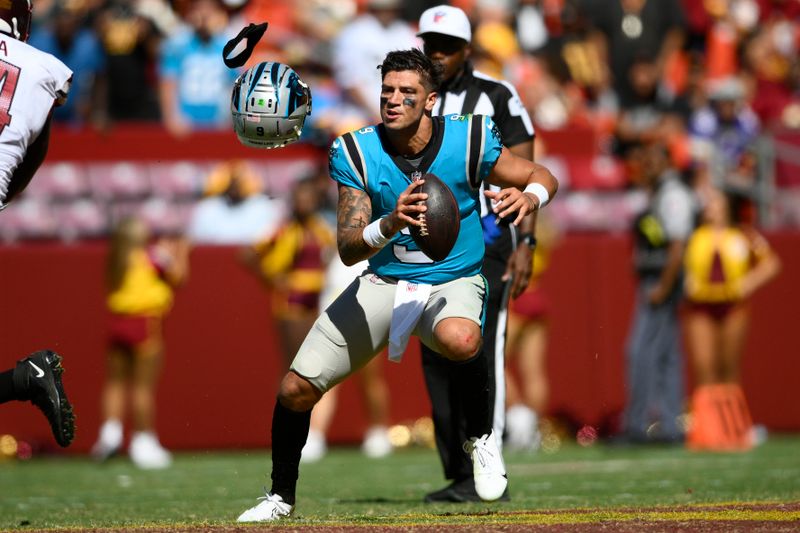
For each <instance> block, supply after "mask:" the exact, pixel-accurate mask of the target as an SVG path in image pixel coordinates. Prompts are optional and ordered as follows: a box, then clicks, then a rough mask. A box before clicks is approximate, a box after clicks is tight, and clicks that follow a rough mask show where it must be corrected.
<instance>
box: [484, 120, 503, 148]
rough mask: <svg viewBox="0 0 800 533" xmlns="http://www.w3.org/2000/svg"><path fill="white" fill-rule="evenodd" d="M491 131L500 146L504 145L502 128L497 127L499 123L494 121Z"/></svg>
mask: <svg viewBox="0 0 800 533" xmlns="http://www.w3.org/2000/svg"><path fill="white" fill-rule="evenodd" d="M487 127H488V124H487ZM491 131H492V137H493V138H494V140H496V141H497V143H498V144H503V136H502V135H501V134H500V128H498V127H497V123H496V122H495V121H493V120H492V121H491Z"/></svg>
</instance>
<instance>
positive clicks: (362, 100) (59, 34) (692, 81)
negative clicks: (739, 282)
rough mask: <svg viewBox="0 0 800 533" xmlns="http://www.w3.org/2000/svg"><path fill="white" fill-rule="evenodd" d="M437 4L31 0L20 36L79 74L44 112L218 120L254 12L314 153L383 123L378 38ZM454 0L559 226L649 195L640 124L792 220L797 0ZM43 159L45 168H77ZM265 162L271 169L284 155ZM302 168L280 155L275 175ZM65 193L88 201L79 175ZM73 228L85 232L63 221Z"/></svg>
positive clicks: (770, 219) (799, 76) (688, 176)
mask: <svg viewBox="0 0 800 533" xmlns="http://www.w3.org/2000/svg"><path fill="white" fill-rule="evenodd" d="M439 3H441V2H439V1H435V0H434V1H430V0H427V1H426V0H413V1H412V0H409V1H400V0H296V1H295V0H173V1H171V2H170V1H168V0H37V1H36V5H35V9H34V16H35V22H34V28H33V31H32V34H31V38H30V44H32V45H33V46H35V47H37V48H39V49H41V50H44V51H46V52H50V53H52V54H54V55H55V56H57V57H58V58H60V59H61V60H62V61H64V62H65V63H66V64H67V65H68V66H69V67H70V68H71V69H73V71H74V72H75V76H74V84H73V89H72V92H71V95H70V99H69V103H68V104H67V105H66V106H64V107H62V108H59V109H57V110H56V113H55V117H54V118H55V120H56V122H57V123H60V124H61V125H65V126H67V127H74V128H94V129H98V130H101V131H106V130H109V129H113V128H122V127H125V124H126V123H131V122H150V123H153V124H155V125H158V124H161V125H163V128H165V129H166V130H167V131H168V132H170V134H172V135H174V136H176V137H178V138H185V137H186V136H188V135H191V133H192V132H193V131H198V130H221V131H224V130H230V128H231V126H230V111H229V108H230V88H231V86H232V82H233V80H234V79H235V77H236V76H237V74H238V72H236V71H233V70H230V69H228V68H226V67H225V65H224V64H223V62H222V61H221V51H222V48H223V46H224V44H225V43H226V42H227V40H228V39H229V38H231V37H232V36H233V35H235V34H236V33H237V32H238V31H239V30H240V29H241V28H242V27H243V26H244V25H246V24H247V23H250V22H262V21H268V22H269V29H268V30H267V33H266V35H265V36H264V38H263V39H262V42H261V43H260V45H259V47H258V48H257V49H256V53H255V54H254V56H253V57H252V58H251V61H250V63H248V65H247V66H250V65H252V64H253V63H254V62H257V61H263V60H273V61H281V62H285V63H287V64H289V65H291V66H292V67H293V68H295V69H296V70H297V71H298V73H299V74H300V76H301V77H302V78H303V79H304V80H305V81H306V82H307V83H308V84H309V85H310V87H311V89H312V94H313V112H312V115H311V116H310V120H309V121H307V123H306V124H307V126H306V128H305V131H304V132H303V138H302V141H301V142H302V143H305V144H307V145H310V146H313V147H317V148H319V150H320V153H321V154H323V156H322V157H324V153H325V152H324V151H325V150H326V149H327V147H328V146H329V144H330V142H331V141H332V139H333V138H335V137H336V136H337V135H339V134H341V133H343V132H346V131H349V130H352V129H356V128H358V127H361V126H363V125H366V124H371V123H375V122H377V121H379V116H378V83H379V78H378V74H377V71H376V69H375V67H376V66H377V65H378V64H379V63H380V61H381V60H382V58H383V56H384V54H385V53H386V52H387V51H389V50H392V49H399V48H408V47H411V46H419V44H420V41H419V40H418V38H417V37H416V36H415V31H416V26H417V21H418V17H419V15H420V14H421V13H422V11H423V10H424V9H426V8H428V7H431V6H433V5H436V4H439ZM451 4H453V5H456V6H458V7H461V8H462V9H464V11H465V12H466V13H468V15H469V16H470V18H471V20H472V23H473V35H474V38H473V42H472V48H473V55H472V60H473V62H474V64H475V67H476V68H477V69H479V70H481V71H483V72H485V73H487V74H489V75H492V76H495V77H498V78H501V79H505V80H508V81H509V82H511V83H513V84H514V85H515V86H516V87H517V89H518V91H519V94H520V96H521V98H522V100H523V103H524V104H525V106H526V108H527V109H528V111H529V113H530V115H531V117H532V119H533V121H534V125H535V127H536V131H537V138H536V156H537V160H539V161H541V162H543V163H544V164H546V165H547V166H549V167H550V168H552V170H553V172H554V174H556V175H557V176H558V177H559V179H560V181H561V183H562V190H563V191H565V192H566V194H564V195H563V198H562V199H561V201H560V202H558V203H557V204H556V205H554V206H553V207H552V209H553V212H554V215H555V219H556V221H557V222H560V223H561V225H562V227H563V228H564V229H566V230H590V231H596V230H600V231H624V230H627V229H629V227H630V223H631V221H632V219H633V217H634V215H635V214H636V213H637V212H638V211H640V210H641V209H642V208H644V206H645V204H646V198H645V197H644V195H643V194H641V191H637V189H638V188H637V187H636V185H637V184H639V182H640V181H641V179H642V176H641V175H642V169H641V165H640V164H639V162H638V160H637V156H636V150H635V148H636V147H637V146H640V145H641V144H642V143H653V142H656V143H659V144H663V145H664V146H666V147H667V148H668V150H669V153H670V155H671V161H672V164H673V165H674V167H675V168H676V169H677V170H679V171H681V173H682V175H683V177H684V179H685V181H686V182H687V183H688V184H690V185H692V186H696V187H701V188H702V187H703V186H705V185H707V184H714V185H720V186H723V187H725V188H726V189H728V190H735V191H737V192H739V193H740V194H741V195H742V196H744V197H746V198H748V199H749V200H750V202H751V204H752V207H753V209H752V214H751V218H753V220H754V221H756V222H758V223H760V224H761V225H762V226H763V227H798V226H800V208H799V207H797V206H798V205H800V192H798V191H800V178H798V172H797V171H796V170H797V167H796V166H795V165H796V164H797V161H798V160H800V157H799V156H800V91H798V88H800V85H799V83H800V62H799V61H798V54H797V49H798V45H799V44H800V31H799V29H800V26H798V22H800V2H798V1H797V0H461V1H454V2H451ZM259 155H260V154H254V158H255V157H258V156H259ZM123 166H124V165H123ZM209 166H210V165H203V164H199V165H195V166H194V167H192V162H189V167H191V169H190V170H187V169H186V168H182V169H181V170H179V171H176V172H178V173H180V172H183V173H184V174H185V173H186V172H190V173H192V176H191V177H186V176H184V175H181V176H179V177H178V178H177V179H178V181H180V180H184V181H192V183H194V185H193V186H190V187H189V188H190V189H191V190H190V191H189V193H188V196H189V197H188V198H187V200H186V202H183V203H181V202H178V203H177V204H176V203H174V202H172V203H168V204H167V205H166V206H165V205H164V202H161V203H159V202H158V201H154V202H153V203H154V205H150V206H147V207H148V208H149V209H150V211H151V212H152V214H153V216H152V218H154V219H161V220H162V221H163V220H165V219H169V220H172V222H170V224H171V226H181V225H186V224H188V223H189V222H188V218H189V217H190V216H191V215H190V212H191V211H193V210H194V207H195V203H196V201H198V200H199V199H200V198H201V197H202V196H203V195H205V194H207V193H208V191H209V190H213V187H209V186H208V183H207V182H206V179H207V178H209V179H214V178H213V176H210V175H209V172H211V170H210V168H208V167H209ZM117 167H120V165H116V166H114V167H113V168H107V167H103V168H102V169H99V170H98V169H89V171H88V172H89V173H91V171H93V170H94V171H95V173H105V174H120V173H121V174H122V177H121V178H119V179H121V180H123V181H124V180H127V181H129V182H132V183H133V182H136V181H137V180H138V181H139V182H144V181H145V179H146V177H144V176H143V175H144V174H147V173H149V174H151V176H150V178H149V180H150V181H149V182H148V183H150V182H152V183H151V184H148V185H146V187H147V188H148V189H149V193H148V194H150V193H152V195H154V196H158V190H159V184H158V183H156V182H157V181H158V178H157V176H156V175H157V174H158V169H155V170H154V169H152V168H144V169H143V168H134V169H133V170H131V168H129V167H125V168H117ZM184 167H185V165H184ZM57 170H58V171H59V173H60V174H59V176H57V178H58V179H59V180H66V179H68V178H69V176H67V178H65V177H64V174H65V173H66V174H69V172H70V171H72V172H73V173H77V174H81V173H82V172H83V169H79V170H77V171H76V170H75V169H74V168H72V167H69V166H67V168H58V169H57ZM307 170H308V169H307ZM52 171H53V168H52V167H51V168H50V173H51V174H52ZM126 171H127V174H126ZM255 172H256V173H258V172H260V171H259V169H258V168H256V169H255ZM264 172H266V171H264ZM310 172H312V173H313V172H316V169H314V168H312V169H310ZM137 173H138V174H139V176H136V174H137ZM280 174H281V176H282V177H281V178H280V179H281V180H284V178H283V176H285V175H286V174H287V173H286V172H282V173H280ZM40 176H44V177H40V178H39V181H41V184H40V188H44V187H47V180H48V177H47V176H48V169H47V167H45V168H44V169H43V172H42V173H40ZM304 176H305V173H294V174H292V175H291V176H290V177H289V179H288V181H290V182H291V181H293V180H295V179H300V178H302V177H304ZM54 179H55V178H54ZM73 179H76V180H78V181H80V180H81V179H83V180H84V181H86V178H85V177H83V176H78V177H77V178H75V177H73ZM103 179H104V180H106V181H108V180H111V181H113V180H114V179H118V177H114V176H110V177H105V176H104V177H103ZM164 179H167V178H164ZM260 179H261V181H262V182H263V183H264V184H266V186H262V192H263V189H265V188H266V189H270V187H269V183H275V182H276V181H280V180H276V179H275V177H274V176H260ZM36 181H37V180H34V184H33V185H32V192H31V194H30V195H31V196H35V195H36V194H37V191H36ZM173 181H174V179H173ZM284 181H286V180H284ZM127 187H129V188H130V187H134V188H135V187H136V185H127ZM161 187H162V188H163V187H166V185H164V184H161ZM90 188H94V186H93V185H92V186H91V187H90ZM288 190H289V187H288V186H286V185H283V186H282V187H278V190H277V193H276V191H275V190H267V191H266V192H268V193H272V194H273V195H275V194H277V195H278V196H281V199H282V200H283V201H284V203H285V200H286V198H287V195H286V193H288ZM776 190H779V191H780V193H776ZM78 196H84V197H85V196H90V197H92V199H94V200H96V198H94V196H96V195H95V194H94V191H89V193H88V194H83V195H78ZM155 200H158V199H157V198H156V199H155ZM73 203H74V202H73ZM27 208H28V210H29V213H28V216H27V218H28V219H29V220H31V221H33V222H31V224H34V225H35V224H37V223H38V224H42V223H43V222H41V221H42V220H45V219H47V216H48V215H47V214H46V213H42V212H41V209H40V210H39V211H36V208H37V206H36V205H34V204H30V205H29V206H28V207H27ZM70 209H71V210H72V211H76V209H77V208H75V207H74V206H72V205H71V206H70ZM93 209H95V210H96V211H97V213H96V214H93ZM12 211H13V210H12ZM22 211H23V210H22V208H20V209H18V217H19V218H22V219H23V220H22V221H21V222H18V221H16V220H12V219H13V218H14V215H11V217H8V218H7V220H8V222H7V225H6V228H5V230H4V231H3V232H1V233H2V235H0V237H2V239H3V240H5V241H13V240H18V239H25V238H27V237H37V236H38V235H37V232H36V231H35V229H34V230H31V229H28V230H27V233H26V230H25V229H24V227H25V224H26V223H27V222H26V221H25V217H24V216H23V215H22ZM167 211H169V214H165V213H166V212H167ZM123 214H125V213H123ZM73 216H77V217H79V218H81V217H82V220H84V222H83V223H82V224H83V225H84V226H86V225H89V226H91V222H85V221H86V220H89V221H91V220H92V217H93V216H94V220H96V227H95V228H94V234H95V235H96V234H102V235H107V234H108V233H107V232H108V228H109V226H108V223H107V221H106V219H107V218H108V213H107V210H103V209H97V208H96V207H95V208H93V207H92V205H91V203H85V205H83V206H81V207H80V209H78V213H77V215H75V214H73ZM112 218H119V217H116V216H113V213H112ZM173 219H174V220H173ZM53 224H54V225H56V226H58V223H57V221H54V222H53ZM20 225H21V226H22V229H19V228H18V226H20ZM68 225H69V224H67V226H68ZM167 225H169V224H167ZM64 227H66V226H64ZM84 229H85V228H84ZM156 229H158V228H156ZM43 233H44V234H45V236H46V234H47V232H46V231H43ZM76 234H78V235H77V237H78V238H80V237H82V236H92V234H93V231H92V230H91V229H89V230H85V231H78V230H76V232H73V233H67V235H66V236H65V235H61V237H62V238H66V239H69V238H74V237H75V236H76Z"/></svg>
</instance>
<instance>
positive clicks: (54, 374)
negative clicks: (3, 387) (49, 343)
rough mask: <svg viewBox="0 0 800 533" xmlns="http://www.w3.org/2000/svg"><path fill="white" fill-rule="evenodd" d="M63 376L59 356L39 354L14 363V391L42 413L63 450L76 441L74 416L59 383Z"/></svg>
mask: <svg viewBox="0 0 800 533" xmlns="http://www.w3.org/2000/svg"><path fill="white" fill-rule="evenodd" d="M63 372H64V367H62V366H61V356H60V355H58V354H57V353H55V352H53V351H51V350H40V351H38V352H34V353H32V354H31V355H29V356H28V357H26V358H25V359H22V360H20V361H18V362H17V366H16V368H15V369H14V388H15V389H16V390H17V391H21V394H22V395H23V396H24V398H23V399H24V400H30V402H31V403H32V404H33V405H35V406H36V407H38V408H39V409H40V410H41V411H42V412H43V413H44V416H46V417H47V421H48V422H50V428H51V429H52V430H53V436H54V437H55V439H56V442H57V443H58V444H59V445H60V446H62V447H65V448H66V447H67V446H69V445H70V443H71V442H72V439H73V438H74V437H75V415H74V414H73V412H72V405H71V404H70V403H69V400H68V399H67V395H66V394H65V393H64V386H63V385H62V383H61V374H62V373H63Z"/></svg>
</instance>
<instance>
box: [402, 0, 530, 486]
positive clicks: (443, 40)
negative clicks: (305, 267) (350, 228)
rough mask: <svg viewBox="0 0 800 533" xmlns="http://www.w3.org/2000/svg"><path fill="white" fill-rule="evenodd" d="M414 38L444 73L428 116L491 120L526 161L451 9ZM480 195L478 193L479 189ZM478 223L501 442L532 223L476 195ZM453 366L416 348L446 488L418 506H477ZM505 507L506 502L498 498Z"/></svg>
mask: <svg viewBox="0 0 800 533" xmlns="http://www.w3.org/2000/svg"><path fill="white" fill-rule="evenodd" d="M417 35H419V36H420V37H421V38H422V40H423V43H424V51H425V54H426V55H428V56H429V57H430V58H431V59H433V60H434V61H437V62H439V63H441V64H442V66H443V67H444V80H445V81H444V83H443V85H442V87H440V88H439V91H438V92H439V99H438V100H437V102H436V105H435V106H434V108H433V114H434V115H449V114H453V113H456V114H463V115H466V114H480V115H488V116H490V117H492V119H493V120H494V122H495V123H496V124H497V127H498V128H499V129H500V133H501V135H502V138H503V144H504V145H505V146H506V147H507V148H508V149H509V150H511V151H512V152H513V153H514V154H516V155H519V156H522V157H525V158H527V159H531V160H533V137H534V133H533V126H532V124H531V119H530V117H529V116H528V113H527V111H526V110H525V108H524V106H523V105H522V102H521V101H520V99H519V96H518V95H517V92H516V90H515V89H514V87H513V86H512V85H511V84H509V83H507V82H504V81H499V80H495V79H493V78H491V77H489V76H487V75H485V74H483V73H481V72H479V71H476V70H474V69H473V68H472V65H471V64H470V62H469V61H468V59H469V55H470V42H471V40H472V30H471V27H470V22H469V19H468V18H467V15H466V14H465V13H464V12H463V11H462V10H461V9H458V8H456V7H452V6H447V5H441V6H437V7H432V8H430V9H428V10H426V11H425V12H424V13H423V14H422V16H421V17H420V22H419V33H418V34H417ZM481 187H483V185H481ZM481 198H482V199H483V204H482V205H481V215H482V218H481V222H482V224H483V228H484V242H485V243H486V255H485V257H484V263H483V275H484V277H486V280H487V282H488V284H489V301H488V303H487V309H486V319H485V322H484V336H483V348H482V350H483V353H484V355H485V356H486V357H487V358H488V363H489V387H490V388H491V389H492V390H493V392H494V398H495V401H494V409H493V413H492V417H493V419H492V427H493V430H494V435H496V436H497V437H498V438H502V435H503V430H504V426H505V373H504V363H505V357H504V354H505V340H506V339H505V336H506V325H507V314H508V301H509V296H510V297H512V298H516V297H517V296H519V295H520V294H522V292H523V291H524V290H525V288H526V287H527V286H528V281H529V279H530V274H531V251H532V248H533V247H534V246H535V245H536V239H535V238H534V236H533V226H534V223H535V220H534V217H535V213H534V215H532V216H529V217H526V219H525V221H524V222H523V224H522V225H521V227H520V228H515V227H513V226H509V225H507V224H505V225H504V224H502V223H501V224H500V225H497V224H495V216H494V214H493V213H492V210H491V207H490V206H489V205H488V202H489V200H488V199H487V198H485V197H484V195H483V190H481ZM453 364H454V363H452V362H450V361H448V360H446V359H444V358H442V357H441V356H439V355H438V354H436V353H435V352H433V351H432V350H430V349H429V348H427V347H426V346H424V345H422V367H423V371H424V374H425V383H426V385H427V387H428V394H429V395H430V399H431V404H432V406H433V422H434V428H435V432H436V446H437V449H438V451H439V456H440V458H441V460H442V464H443V466H444V472H445V477H446V478H447V479H448V480H452V482H451V483H450V484H449V485H448V486H446V487H444V488H443V489H441V490H438V491H435V492H432V493H430V494H428V495H426V496H425V501H426V502H468V501H481V500H480V498H479V497H478V494H477V493H476V492H475V483H474V481H473V479H472V463H471V462H470V459H469V457H468V456H467V454H465V453H464V451H463V448H462V446H463V444H464V442H465V441H466V440H467V435H466V431H465V422H464V420H465V418H464V415H463V412H462V406H461V405H460V403H459V402H457V401H456V397H457V396H456V394H455V390H454V389H455V387H454V384H453V380H452V377H453V375H454V373H453V372H452V365H453ZM504 499H508V495H507V494H506V495H504Z"/></svg>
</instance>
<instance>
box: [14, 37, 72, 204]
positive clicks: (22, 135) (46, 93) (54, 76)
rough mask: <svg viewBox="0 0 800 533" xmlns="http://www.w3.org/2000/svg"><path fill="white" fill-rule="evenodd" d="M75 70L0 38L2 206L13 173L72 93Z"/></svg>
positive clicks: (31, 49) (35, 51)
mask: <svg viewBox="0 0 800 533" xmlns="http://www.w3.org/2000/svg"><path fill="white" fill-rule="evenodd" d="M71 79H72V71H71V70H70V69H69V68H67V66H66V65H65V64H64V63H62V62H61V61H59V60H58V59H56V58H55V57H54V56H52V55H50V54H46V53H44V52H42V51H40V50H37V49H36V48H34V47H32V46H30V45H28V44H26V43H23V42H22V41H17V40H16V39H14V38H12V37H8V36H5V35H0V206H2V205H3V203H4V201H5V198H6V193H7V192H8V184H9V183H10V181H11V176H13V174H14V170H15V169H16V168H17V166H18V165H19V164H20V163H21V162H22V160H23V159H24V157H25V154H26V153H27V151H28V146H30V144H31V143H32V142H33V141H35V140H36V138H37V137H38V136H39V134H40V133H41V132H42V129H43V128H44V126H45V125H46V124H47V121H48V118H49V116H50V111H51V110H52V108H53V105H54V104H55V103H56V101H63V100H64V99H65V98H66V96H67V93H68V92H69V84H70V80H71Z"/></svg>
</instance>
